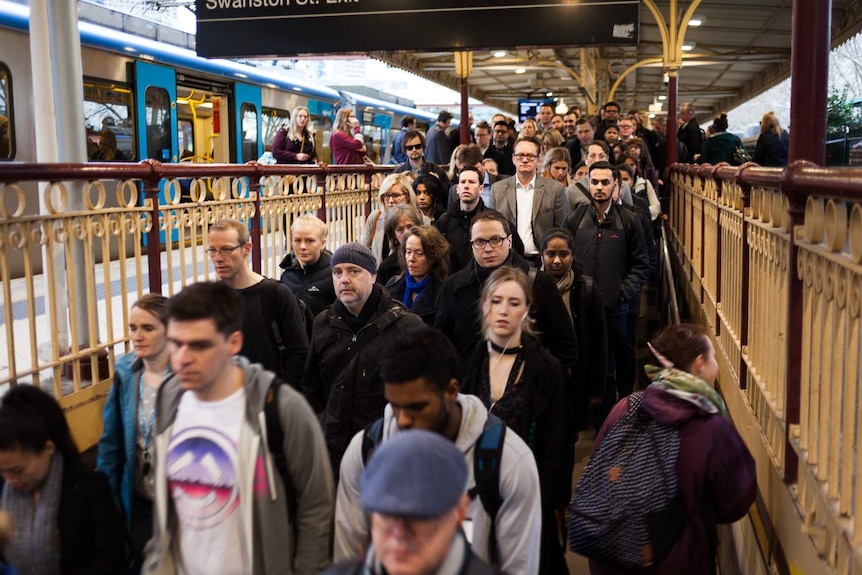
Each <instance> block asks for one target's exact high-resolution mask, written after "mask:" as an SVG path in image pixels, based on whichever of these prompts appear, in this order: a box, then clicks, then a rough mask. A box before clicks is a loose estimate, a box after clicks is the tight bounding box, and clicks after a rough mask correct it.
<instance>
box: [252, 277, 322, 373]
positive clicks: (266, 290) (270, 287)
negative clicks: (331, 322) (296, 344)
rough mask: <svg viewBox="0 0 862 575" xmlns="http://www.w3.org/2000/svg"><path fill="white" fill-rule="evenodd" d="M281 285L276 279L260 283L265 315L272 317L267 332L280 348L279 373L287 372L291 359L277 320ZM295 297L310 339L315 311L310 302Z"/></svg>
mask: <svg viewBox="0 0 862 575" xmlns="http://www.w3.org/2000/svg"><path fill="white" fill-rule="evenodd" d="M279 285H283V284H281V282H278V281H276V280H274V279H270V278H264V279H263V282H262V283H261V285H260V307H261V310H262V312H263V317H265V318H271V320H270V322H269V324H268V325H267V333H268V334H269V340H270V341H271V342H272V343H274V344H275V346H276V348H277V349H278V366H279V370H280V373H279V374H278V375H281V374H283V373H285V369H286V365H287V362H288V361H289V358H288V354H287V347H286V346H285V345H284V338H282V337H281V330H279V329H278V322H277V321H276V318H278V317H279V313H278V289H279V287H278V286H279ZM285 287H286V286H285ZM294 299H296V303H297V305H299V317H300V318H301V319H302V324H303V327H304V328H305V333H306V335H307V336H308V339H309V341H310V340H311V328H312V326H313V325H314V313H312V311H311V308H309V307H308V304H306V303H305V302H304V301H302V300H301V299H299V298H298V297H294Z"/></svg>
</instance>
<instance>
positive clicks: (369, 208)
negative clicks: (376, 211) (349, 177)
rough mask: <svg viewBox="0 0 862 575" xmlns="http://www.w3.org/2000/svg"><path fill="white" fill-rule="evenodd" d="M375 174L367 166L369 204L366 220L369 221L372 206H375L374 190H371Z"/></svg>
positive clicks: (366, 210)
mask: <svg viewBox="0 0 862 575" xmlns="http://www.w3.org/2000/svg"><path fill="white" fill-rule="evenodd" d="M373 176H374V174H373V173H372V172H371V168H370V167H368V166H365V183H366V184H367V185H368V203H367V204H365V218H366V219H368V218H369V217H370V216H371V209H372V208H371V206H373V205H374V190H372V189H371V182H372V180H373V179H374V177H373Z"/></svg>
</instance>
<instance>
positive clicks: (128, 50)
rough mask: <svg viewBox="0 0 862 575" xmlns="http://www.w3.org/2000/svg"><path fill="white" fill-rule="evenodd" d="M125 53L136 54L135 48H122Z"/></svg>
mask: <svg viewBox="0 0 862 575" xmlns="http://www.w3.org/2000/svg"><path fill="white" fill-rule="evenodd" d="M123 50H125V51H126V52H137V51H138V50H137V48H132V47H131V46H126V47H124V48H123Z"/></svg>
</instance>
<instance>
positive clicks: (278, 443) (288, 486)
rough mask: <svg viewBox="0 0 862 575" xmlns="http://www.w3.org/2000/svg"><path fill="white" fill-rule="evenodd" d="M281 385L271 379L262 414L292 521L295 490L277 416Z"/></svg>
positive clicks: (268, 442)
mask: <svg viewBox="0 0 862 575" xmlns="http://www.w3.org/2000/svg"><path fill="white" fill-rule="evenodd" d="M281 385H283V384H282V382H281V380H280V379H278V378H277V377H273V378H272V381H271V382H270V384H269V389H267V390H266V399H265V400H264V404H263V414H264V418H265V419H266V442H267V448H269V453H270V455H272V460H273V462H274V463H275V469H276V470H277V471H278V474H279V475H280V476H281V483H282V484H283V485H284V493H285V496H286V497H287V520H288V521H294V520H295V518H296V489H294V486H293V482H292V481H291V480H290V475H289V474H288V472H287V457H286V456H285V454H284V429H282V427H281V418H280V417H279V414H278V390H279V387H280V386H281Z"/></svg>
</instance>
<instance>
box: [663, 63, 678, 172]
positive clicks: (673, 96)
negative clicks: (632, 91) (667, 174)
mask: <svg viewBox="0 0 862 575" xmlns="http://www.w3.org/2000/svg"><path fill="white" fill-rule="evenodd" d="M677 74H678V72H677V71H676V70H672V71H670V72H668V73H667V75H668V82H667V138H665V144H666V146H667V148H666V152H665V157H666V158H667V161H666V162H665V166H667V167H670V166H672V165H673V164H674V163H676V161H677V157H676V151H677V144H676V131H677V125H676V111H677V103H676V100H677V89H678V88H677V87H678V79H679V78H678V76H677ZM662 176H664V174H662Z"/></svg>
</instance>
